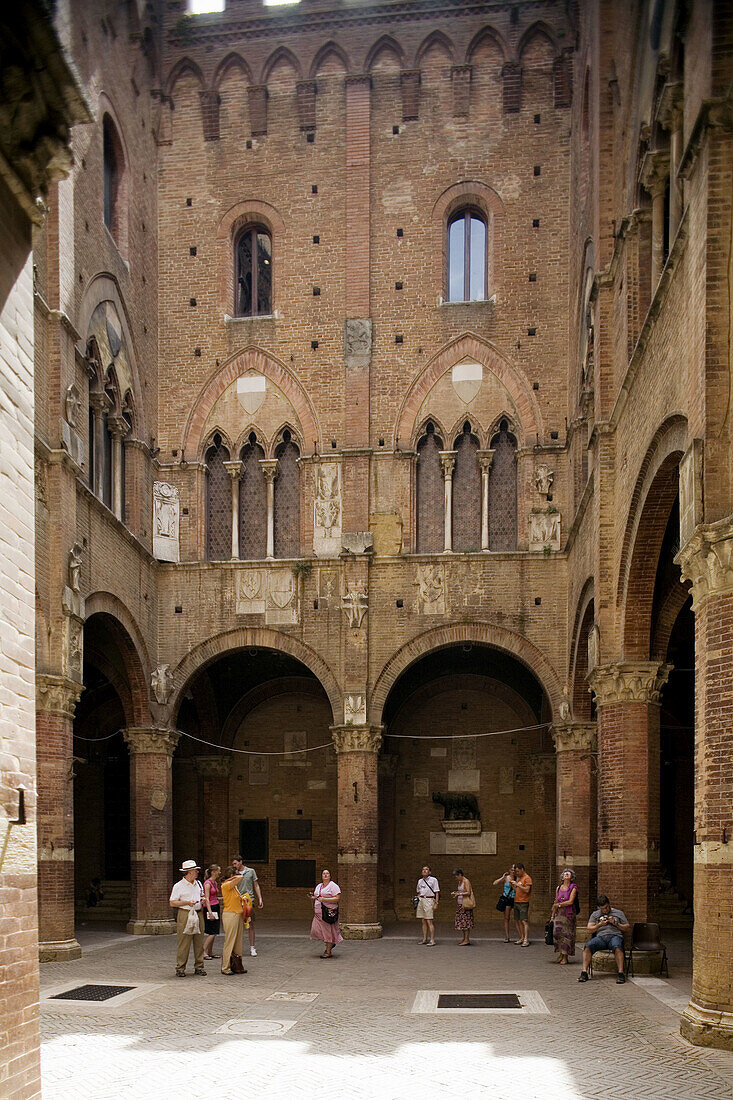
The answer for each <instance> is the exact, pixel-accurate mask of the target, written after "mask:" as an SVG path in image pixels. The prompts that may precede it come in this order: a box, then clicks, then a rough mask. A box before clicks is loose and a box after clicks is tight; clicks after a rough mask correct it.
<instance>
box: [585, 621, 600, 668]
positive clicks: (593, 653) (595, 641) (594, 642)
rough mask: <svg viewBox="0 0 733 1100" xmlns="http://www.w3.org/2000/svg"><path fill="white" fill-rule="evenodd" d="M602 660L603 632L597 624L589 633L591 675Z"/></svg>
mask: <svg viewBox="0 0 733 1100" xmlns="http://www.w3.org/2000/svg"><path fill="white" fill-rule="evenodd" d="M600 659H601V631H600V628H599V627H598V625H597V624H596V623H593V626H592V627H591V628H590V630H589V631H588V672H589V673H591V672H592V671H593V669H594V668H595V667H596V665H598V663H599V662H600Z"/></svg>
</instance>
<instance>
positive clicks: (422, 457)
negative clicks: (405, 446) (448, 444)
mask: <svg viewBox="0 0 733 1100" xmlns="http://www.w3.org/2000/svg"><path fill="white" fill-rule="evenodd" d="M442 450H443V441H442V440H441V439H440V438H439V437H438V436H437V435H436V434H435V425H434V424H433V423H432V421H428V423H427V425H426V427H425V435H424V436H423V437H422V439H421V440H420V441H419V443H418V445H417V477H416V493H417V538H416V549H417V552H418V554H439V553H441V552H442V550H443V543H444V529H443V523H444V520H443V516H444V501H445V490H444V486H443V469H442V466H441V463H440V452H441V451H442Z"/></svg>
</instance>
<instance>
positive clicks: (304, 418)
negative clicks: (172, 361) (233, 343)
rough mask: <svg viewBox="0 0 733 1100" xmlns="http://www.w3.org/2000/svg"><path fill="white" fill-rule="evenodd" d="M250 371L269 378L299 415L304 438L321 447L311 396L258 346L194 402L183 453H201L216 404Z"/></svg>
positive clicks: (240, 355)
mask: <svg viewBox="0 0 733 1100" xmlns="http://www.w3.org/2000/svg"><path fill="white" fill-rule="evenodd" d="M248 370H256V371H259V373H260V374H264V376H265V377H266V378H269V379H270V381H271V382H272V383H273V384H274V385H275V386H277V387H278V389H281V390H282V392H283V393H284V394H285V396H286V397H287V399H288V400H289V401H290V404H291V405H292V406H293V408H294V409H295V413H296V415H297V417H298V419H299V421H300V424H301V427H302V429H303V438H304V440H306V441H307V443H314V444H318V443H319V441H320V438H321V430H320V427H319V424H318V418H317V416H316V412H315V409H314V408H313V405H312V403H311V400H310V398H309V397H308V394H307V393H306V391H305V390H304V389H303V387H302V385H301V384H300V382H299V381H298V379H297V378H296V377H295V375H294V374H293V372H292V371H291V370H289V369H288V368H287V367H286V366H285V364H284V363H283V362H281V360H279V359H276V358H275V357H274V356H273V355H269V354H268V353H267V352H265V351H263V350H262V348H258V347H256V346H255V345H250V347H247V348H244V349H243V350H242V351H238V352H235V354H234V355H233V356H232V357H231V358H230V359H229V360H228V361H227V362H226V363H224V364H223V366H221V367H220V368H219V369H218V370H217V372H216V373H215V374H214V375H213V377H211V378H210V379H209V381H208V382H206V383H205V385H204V387H203V389H202V390H201V391H200V393H199V395H198V397H197V398H196V401H195V402H194V405H193V408H192V409H191V412H190V413H189V414H188V419H187V421H186V425H185V427H184V429H183V437H182V440H181V448H182V451H183V452H185V451H186V449H187V448H188V447H189V446H190V447H192V449H193V450H195V451H196V452H197V453H198V450H199V447H200V444H201V433H202V432H203V429H204V425H205V423H206V420H207V418H208V416H209V413H210V412H211V410H212V409H213V407H214V405H215V403H216V401H217V400H218V399H219V397H221V395H222V394H223V393H224V391H225V390H226V388H227V386H229V385H231V383H232V382H233V381H234V380H235V378H239V377H240V376H241V375H243V374H245V373H246V372H247V371H248Z"/></svg>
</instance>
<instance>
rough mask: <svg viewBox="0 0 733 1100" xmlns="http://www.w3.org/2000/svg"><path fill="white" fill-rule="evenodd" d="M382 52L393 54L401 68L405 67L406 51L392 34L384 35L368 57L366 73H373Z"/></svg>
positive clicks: (365, 65) (365, 67) (374, 45)
mask: <svg viewBox="0 0 733 1100" xmlns="http://www.w3.org/2000/svg"><path fill="white" fill-rule="evenodd" d="M382 51H386V52H387V53H391V54H392V56H393V57H394V59H395V61H396V62H397V64H398V65H399V66H400V67H401V68H404V67H405V51H404V50H403V49H402V46H401V45H400V44H399V42H398V41H397V39H396V38H393V37H392V35H391V34H383V35H382V37H381V38H378V39H377V41H376V42H375V43H374V44H373V46H372V47H371V49H370V50H369V53H368V54H367V55H366V60H365V62H364V72H366V73H368V72H371V70H372V68H373V67H374V63H375V62H376V60H377V58H378V57H379V55H380V54H381V53H382Z"/></svg>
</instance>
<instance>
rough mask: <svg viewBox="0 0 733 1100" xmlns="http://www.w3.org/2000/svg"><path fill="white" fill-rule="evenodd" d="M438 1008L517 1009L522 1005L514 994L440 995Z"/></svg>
mask: <svg viewBox="0 0 733 1100" xmlns="http://www.w3.org/2000/svg"><path fill="white" fill-rule="evenodd" d="M438 1008H447V1009H451V1008H478V1009H483V1010H484V1011H486V1009H487V1008H518V1009H519V1010H520V1011H521V1008H522V1003H521V1001H520V1000H519V997H518V996H517V994H516V993H441V994H440V995H439V997H438Z"/></svg>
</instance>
